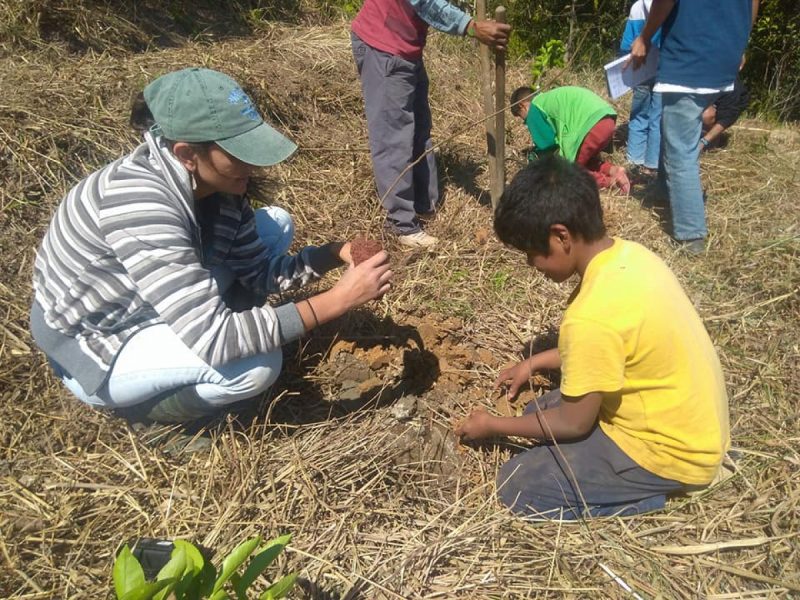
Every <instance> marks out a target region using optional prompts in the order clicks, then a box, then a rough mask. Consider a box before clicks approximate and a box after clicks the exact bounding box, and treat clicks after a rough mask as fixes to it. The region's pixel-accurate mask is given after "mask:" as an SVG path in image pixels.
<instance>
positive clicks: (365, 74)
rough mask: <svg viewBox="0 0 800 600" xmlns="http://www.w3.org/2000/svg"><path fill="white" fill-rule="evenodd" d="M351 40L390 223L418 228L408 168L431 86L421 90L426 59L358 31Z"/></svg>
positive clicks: (409, 230) (374, 168)
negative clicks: (420, 107) (418, 113)
mask: <svg viewBox="0 0 800 600" xmlns="http://www.w3.org/2000/svg"><path fill="white" fill-rule="evenodd" d="M350 39H351V42H352V47H353V57H354V58H355V61H356V67H357V68H358V74H359V77H360V78H361V92H362V94H363V97H364V110H365V112H366V115H367V131H368V134H369V148H370V154H371V155H372V171H373V174H374V176H375V185H376V187H377V191H378V196H379V197H380V198H382V200H383V207H384V208H385V209H386V212H387V216H386V224H387V226H388V227H389V228H390V229H393V230H394V231H395V232H397V233H399V234H403V235H405V234H409V233H415V232H417V231H419V230H420V225H419V220H418V219H417V216H416V212H415V210H414V207H415V197H414V192H415V189H414V188H415V186H414V169H408V171H406V172H405V173H403V172H404V171H405V170H406V168H407V167H408V166H409V165H410V164H411V162H412V160H413V155H414V145H415V144H414V142H415V135H417V130H416V124H415V106H416V102H417V100H416V99H417V95H422V94H423V93H425V91H426V89H427V88H426V87H425V88H423V89H422V90H420V79H421V73H424V71H423V68H422V61H421V60H420V61H416V62H411V61H407V60H404V59H402V58H400V57H399V56H395V55H393V54H388V53H386V52H381V51H380V50H376V49H375V48H372V47H370V46H368V45H367V44H365V43H364V42H363V41H361V39H359V38H358V36H356V35H355V34H351V37H350ZM425 82H427V78H425ZM426 85H427V83H426ZM426 103H427V102H426ZM420 137H424V136H420ZM401 173H403V174H402V176H401ZM433 175H434V174H433V173H431V174H430V177H433ZM421 208H424V207H421Z"/></svg>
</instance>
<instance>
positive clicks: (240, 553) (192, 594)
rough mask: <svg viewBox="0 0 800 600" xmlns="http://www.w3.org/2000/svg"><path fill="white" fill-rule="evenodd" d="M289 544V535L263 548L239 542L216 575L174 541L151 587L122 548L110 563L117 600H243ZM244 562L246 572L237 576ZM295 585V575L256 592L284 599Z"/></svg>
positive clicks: (262, 599) (191, 549)
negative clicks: (112, 565)
mask: <svg viewBox="0 0 800 600" xmlns="http://www.w3.org/2000/svg"><path fill="white" fill-rule="evenodd" d="M291 538H292V536H291V535H282V536H280V537H278V538H275V539H274V540H270V541H268V542H267V543H266V544H264V545H263V546H262V545H261V537H260V536H256V537H254V538H251V539H249V540H247V541H245V542H242V543H241V544H239V546H237V547H236V548H235V549H234V550H233V551H232V552H231V553H230V554H229V555H228V556H226V557H225V559H224V560H223V561H222V566H221V568H220V569H219V571H217V569H216V568H215V567H214V565H213V564H211V562H209V561H206V560H205V558H203V555H202V554H201V553H200V551H199V550H198V549H197V547H196V546H194V545H193V544H191V543H190V542H187V541H185V540H175V542H174V549H173V550H172V554H171V555H170V559H169V562H167V564H166V565H164V567H163V568H162V569H161V571H159V573H158V575H157V576H156V578H155V581H146V579H145V575H144V570H143V569H142V566H141V565H140V564H139V561H138V560H137V559H136V557H135V556H133V553H132V552H131V550H130V548H129V547H128V546H127V545H126V546H125V547H124V548H123V549H122V551H121V552H120V553H119V555H118V556H117V558H116V560H115V561H114V590H115V592H116V595H117V600H173V599H174V600H200V599H208V600H228V599H230V598H236V600H247V598H248V595H247V592H248V590H249V589H250V587H251V586H252V585H253V583H254V582H255V580H256V579H257V578H258V576H259V575H261V573H263V572H264V571H265V570H266V569H267V567H269V565H270V564H271V563H272V561H274V560H275V559H276V558H277V557H278V555H279V554H280V553H281V552H282V551H283V549H284V548H285V547H286V546H287V545H288V544H289V541H290V540H291ZM251 555H252V558H251ZM248 558H250V561H249V562H248V564H247V567H246V568H245V569H244V572H242V573H239V569H240V567H241V566H242V565H244V564H245V562H246V561H247V559H248ZM296 579H297V574H296V573H292V574H290V575H286V576H285V577H282V578H281V579H279V580H278V581H276V582H275V583H273V584H272V585H271V586H269V587H268V588H267V589H266V590H264V591H263V592H261V594H260V595H259V596H258V598H259V600H277V599H278V598H283V597H284V596H285V595H286V594H288V593H289V591H290V590H291V589H292V587H293V586H294V583H295V580H296ZM231 592H233V594H234V595H233V596H232V595H231Z"/></svg>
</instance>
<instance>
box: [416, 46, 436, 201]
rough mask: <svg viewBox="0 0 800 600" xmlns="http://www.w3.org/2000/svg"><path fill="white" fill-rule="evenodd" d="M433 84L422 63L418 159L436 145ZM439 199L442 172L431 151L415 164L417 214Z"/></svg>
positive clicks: (418, 116) (420, 72) (417, 119)
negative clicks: (430, 93) (430, 100)
mask: <svg viewBox="0 0 800 600" xmlns="http://www.w3.org/2000/svg"><path fill="white" fill-rule="evenodd" d="M429 87H430V84H429V81H428V73H427V71H426V70H425V64H424V63H423V62H422V61H420V63H419V77H418V78H417V91H416V94H415V95H414V155H413V157H412V160H417V159H418V158H419V157H420V156H422V155H423V154H424V153H425V152H426V151H428V150H430V149H431V148H432V147H433V143H432V142H431V125H432V124H431V107H430V104H429V103H428V90H429ZM438 202H439V174H438V170H437V168H436V156H435V155H434V153H433V152H429V153H428V154H427V155H426V156H425V158H424V159H423V160H421V161H420V162H419V163H417V164H416V165H414V210H415V211H416V212H417V214H425V213H430V212H432V211H435V210H436V206H437V203H438Z"/></svg>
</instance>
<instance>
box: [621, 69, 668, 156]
mask: <svg viewBox="0 0 800 600" xmlns="http://www.w3.org/2000/svg"><path fill="white" fill-rule="evenodd" d="M660 147H661V93H660V92H654V91H653V84H652V83H650V84H645V85H639V86H636V87H635V88H633V101H632V102H631V118H630V121H629V122H628V148H627V152H626V158H627V159H628V162H631V163H633V164H635V165H644V166H645V167H647V168H648V169H657V168H658V154H659V152H660V149H661V148H660Z"/></svg>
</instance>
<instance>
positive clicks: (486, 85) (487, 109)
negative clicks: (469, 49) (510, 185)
mask: <svg viewBox="0 0 800 600" xmlns="http://www.w3.org/2000/svg"><path fill="white" fill-rule="evenodd" d="M475 11H476V17H477V19H478V21H484V20H486V0H477V2H476V6H475ZM478 46H479V47H480V57H481V92H482V93H483V112H484V113H485V114H486V115H490V114H492V113H493V112H494V98H493V97H492V78H493V77H494V70H493V68H492V67H493V65H492V60H491V56H490V54H489V46H487V45H486V44H478ZM485 126H486V154H487V156H488V163H489V165H488V166H489V193H490V194H491V197H492V206H494V204H495V199H494V193H493V192H494V190H495V189H496V187H497V183H496V182H497V159H496V158H495V157H496V156H497V140H496V138H495V129H494V121H493V120H492V119H488V120H487V121H485Z"/></svg>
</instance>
